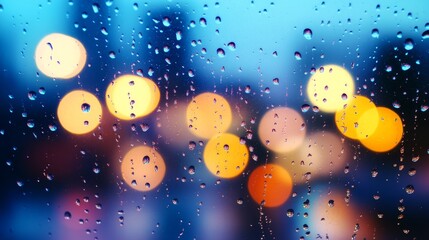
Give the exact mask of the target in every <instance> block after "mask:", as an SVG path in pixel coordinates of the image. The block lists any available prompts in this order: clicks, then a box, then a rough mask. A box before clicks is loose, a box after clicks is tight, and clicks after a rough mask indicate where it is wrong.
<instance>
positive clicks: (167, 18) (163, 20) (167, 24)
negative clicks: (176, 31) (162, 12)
mask: <svg viewBox="0 0 429 240" xmlns="http://www.w3.org/2000/svg"><path fill="white" fill-rule="evenodd" d="M162 25H164V26H165V27H169V26H170V25H171V20H170V18H169V17H164V18H163V19H162Z"/></svg>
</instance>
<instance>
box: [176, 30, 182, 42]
mask: <svg viewBox="0 0 429 240" xmlns="http://www.w3.org/2000/svg"><path fill="white" fill-rule="evenodd" d="M176 40H177V41H180V40H182V32H181V31H177V32H176Z"/></svg>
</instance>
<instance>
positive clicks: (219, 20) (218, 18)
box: [215, 16, 222, 24]
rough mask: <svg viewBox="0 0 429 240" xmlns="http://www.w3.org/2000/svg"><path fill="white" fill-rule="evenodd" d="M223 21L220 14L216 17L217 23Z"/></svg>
mask: <svg viewBox="0 0 429 240" xmlns="http://www.w3.org/2000/svg"><path fill="white" fill-rule="evenodd" d="M221 22H222V19H221V18H220V17H219V16H217V17H216V18H215V23H217V24H220V23H221Z"/></svg>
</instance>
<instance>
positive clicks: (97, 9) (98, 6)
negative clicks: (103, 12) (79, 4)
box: [92, 3, 100, 13]
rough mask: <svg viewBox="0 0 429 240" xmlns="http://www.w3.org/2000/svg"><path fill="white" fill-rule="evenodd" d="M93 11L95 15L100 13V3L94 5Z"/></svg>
mask: <svg viewBox="0 0 429 240" xmlns="http://www.w3.org/2000/svg"><path fill="white" fill-rule="evenodd" d="M92 10H93V11H94V13H98V12H99V11H100V5H98V3H94V4H92Z"/></svg>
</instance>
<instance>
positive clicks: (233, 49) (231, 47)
mask: <svg viewBox="0 0 429 240" xmlns="http://www.w3.org/2000/svg"><path fill="white" fill-rule="evenodd" d="M228 48H229V50H231V51H235V49H236V46H235V42H229V43H228Z"/></svg>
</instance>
